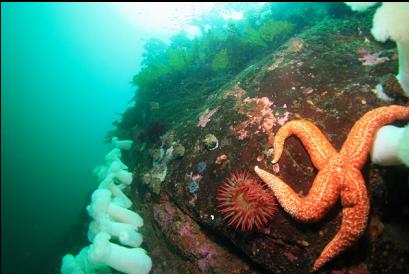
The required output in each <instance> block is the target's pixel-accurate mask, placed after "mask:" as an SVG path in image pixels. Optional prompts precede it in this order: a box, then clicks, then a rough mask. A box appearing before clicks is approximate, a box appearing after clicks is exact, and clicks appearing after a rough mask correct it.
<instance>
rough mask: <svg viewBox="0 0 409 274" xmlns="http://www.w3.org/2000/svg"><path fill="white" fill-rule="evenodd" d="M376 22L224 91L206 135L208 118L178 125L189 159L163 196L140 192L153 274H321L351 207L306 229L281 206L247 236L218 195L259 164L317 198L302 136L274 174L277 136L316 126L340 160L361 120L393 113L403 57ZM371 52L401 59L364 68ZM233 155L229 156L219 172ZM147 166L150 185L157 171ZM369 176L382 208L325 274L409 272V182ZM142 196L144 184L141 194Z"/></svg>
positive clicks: (390, 171) (332, 28)
mask: <svg viewBox="0 0 409 274" xmlns="http://www.w3.org/2000/svg"><path fill="white" fill-rule="evenodd" d="M369 21H370V18H369V17H365V16H362V17H361V18H358V19H348V20H346V19H326V20H323V21H322V22H321V23H320V24H318V25H316V26H315V27H313V28H311V29H309V30H307V31H305V32H304V33H302V34H300V35H299V36H298V37H295V38H293V39H292V40H290V41H289V42H288V43H287V44H285V45H284V46H282V47H281V48H280V49H279V50H278V51H276V52H274V53H272V54H271V55H269V56H267V57H265V58H264V59H263V60H261V61H260V62H258V63H256V64H253V65H252V66H250V67H248V68H247V69H246V70H244V71H243V72H242V73H241V74H239V75H238V76H237V77H236V78H235V79H234V80H233V81H232V82H230V83H228V84H226V85H225V86H224V87H222V88H221V89H219V90H217V91H214V93H213V94H212V95H211V96H210V97H209V98H208V100H207V102H205V106H204V107H205V108H204V110H205V109H215V108H218V109H217V112H215V113H213V114H212V116H211V117H209V121H206V125H205V126H197V125H198V122H199V116H197V117H196V120H194V121H192V122H191V123H185V122H184V123H178V121H175V123H174V126H173V128H172V130H174V132H175V135H176V137H175V138H176V139H177V140H178V142H180V144H181V145H183V147H184V148H185V153H184V156H183V158H181V159H178V160H174V161H172V162H170V163H169V164H168V167H167V168H168V169H167V175H166V178H165V180H164V181H163V182H162V185H161V190H160V194H159V196H155V195H153V194H151V192H149V190H146V189H144V190H139V193H138V194H139V198H140V197H142V198H143V201H144V202H143V203H144V205H143V207H142V210H141V214H142V215H143V216H144V219H145V220H146V225H145V230H146V232H143V234H144V235H146V236H145V239H146V248H147V249H148V251H149V253H150V254H151V256H152V258H153V271H152V273H270V272H271V273H308V272H309V269H310V268H311V266H312V264H313V262H314V261H315V259H316V258H317V256H318V255H319V254H320V252H321V251H322V249H323V248H324V246H325V245H326V244H327V243H328V242H329V241H330V240H331V239H332V237H333V236H334V235H335V233H336V232H337V231H338V228H339V224H340V221H341V205H340V204H339V203H338V204H337V205H336V206H334V208H333V209H332V210H331V211H330V212H329V214H328V215H327V216H326V217H325V218H324V219H323V220H321V221H320V222H318V223H314V224H301V223H298V222H296V221H294V220H293V219H292V218H291V217H290V216H289V215H288V214H286V213H285V212H284V211H283V210H282V208H280V207H278V210H277V211H278V212H277V214H276V215H275V216H274V218H273V220H272V221H271V222H269V223H268V225H267V226H266V227H265V228H263V229H262V230H260V231H251V232H241V231H235V230H234V228H231V227H229V226H227V224H226V222H225V221H224V220H223V216H222V215H221V214H220V212H218V210H217V201H216V194H217V191H218V189H219V187H220V186H221V185H222V184H223V183H224V181H225V178H227V177H228V176H229V175H230V174H231V173H232V172H234V171H239V170H248V171H250V172H253V168H254V166H255V165H259V166H261V167H262V168H265V169H266V170H269V171H271V172H275V173H276V174H277V175H278V176H280V178H282V179H283V180H284V181H285V182H287V183H288V184H289V185H290V186H291V187H292V188H293V189H294V190H295V191H296V192H299V193H300V194H306V193H308V190H309V188H310V186H311V183H312V181H313V179H314V177H315V175H316V169H315V168H314V166H313V165H312V163H311V160H310V158H309V156H308V154H307V153H306V151H305V149H304V147H303V146H302V144H301V142H300V141H299V140H298V139H296V138H295V137H291V138H289V139H288V140H287V142H286V145H285V151H284V154H283V156H282V158H281V160H280V162H279V165H278V166H276V167H275V168H274V171H273V166H272V165H271V164H270V161H271V151H269V149H270V148H271V138H272V136H273V133H275V132H276V131H277V130H278V128H279V127H280V126H281V125H282V124H283V123H285V121H287V120H293V119H300V118H302V119H307V120H309V121H312V122H313V123H315V124H316V125H317V126H318V127H319V128H320V129H321V130H322V131H323V132H324V134H325V135H326V136H327V138H328V140H329V141H330V142H331V144H333V146H334V147H335V148H336V149H339V148H340V147H341V146H342V144H343V142H344V140H345V138H346V136H347V135H348V133H349V130H350V128H351V127H352V125H353V124H354V122H355V121H356V120H357V119H358V118H359V117H360V116H362V115H363V114H364V113H366V112H367V111H369V110H371V109H373V108H376V107H379V106H382V105H387V103H386V102H383V101H381V100H380V99H378V98H377V97H376V95H375V94H374V88H375V86H376V84H377V83H378V81H379V79H378V78H379V77H381V76H382V75H384V74H386V73H394V72H395V71H396V70H397V65H398V64H397V60H394V59H393V58H392V55H393V54H396V52H395V50H394V49H393V45H392V50H388V49H386V48H385V45H384V44H380V43H377V42H375V41H374V40H373V39H372V36H371V35H370V33H369V26H370V23H369ZM386 46H390V45H388V44H387V45H386ZM361 49H365V50H367V51H371V52H380V51H383V52H384V53H385V55H386V56H388V57H389V59H390V60H388V61H385V62H383V63H379V64H376V65H373V66H364V65H362V63H361V62H360V60H359V58H360V53H359V52H360V50H361ZM247 97H248V99H247V100H246V98H247ZM263 97H267V98H268V100H269V101H270V102H272V105H271V106H269V108H270V109H271V113H270V114H268V115H267V114H266V113H265V109H264V106H261V105H260V104H259V103H255V102H256V98H263ZM263 109H264V110H263ZM267 119H268V120H267ZM267 122H268V125H269V126H270V127H271V129H270V130H269V131H268V130H266V126H267ZM201 125H203V123H201ZM207 134H213V135H214V136H215V137H216V138H217V139H218V142H219V143H218V147H217V148H216V149H214V150H209V149H206V147H205V146H204V145H203V143H202V140H203V139H204V137H205V136H206V135H207ZM222 155H226V156H227V157H223V159H224V160H223V161H219V160H218V157H220V156H222ZM203 162H204V163H205V164H206V165H205V169H204V170H202V169H203V164H201V168H200V172H199V171H198V164H199V163H203ZM146 163H147V164H146V165H145V166H142V170H141V171H139V172H140V177H141V176H142V175H143V173H144V170H145V171H148V170H149V169H150V168H151V166H150V162H149V161H146ZM362 173H363V175H364V178H365V181H366V185H367V188H368V192H369V195H370V200H371V211H370V219H369V225H368V228H367V230H366V232H365V234H364V235H363V236H362V237H361V239H360V240H359V241H357V242H356V243H355V244H354V245H353V246H352V247H351V248H349V249H348V250H347V251H346V252H345V253H343V254H342V255H339V256H337V257H336V258H335V259H334V260H333V261H331V262H330V263H329V264H327V265H326V266H325V267H324V268H322V269H320V270H319V271H318V272H319V273H409V232H408V230H407V227H408V225H409V223H408V220H409V218H408V216H409V185H408V176H409V171H408V169H404V168H401V167H390V168H382V167H379V166H375V165H373V164H371V163H370V162H369V160H368V162H367V164H366V165H365V167H364V168H363V169H362ZM137 175H138V174H137ZM137 177H138V176H137ZM192 180H195V182H196V183H197V184H198V188H197V189H196V188H195V191H189V189H191V188H189V184H190V183H191V182H192ZM140 185H141V180H140V179H138V178H137V179H136V180H135V181H134V186H135V187H136V188H139V186H140ZM405 227H406V229H405ZM148 230H151V231H154V232H150V233H149V232H147V231H148ZM167 249H168V250H167ZM169 250H171V251H169ZM391 262H393V263H391ZM331 271H332V272H331Z"/></svg>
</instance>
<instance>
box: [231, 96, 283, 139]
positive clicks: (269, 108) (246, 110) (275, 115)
mask: <svg viewBox="0 0 409 274" xmlns="http://www.w3.org/2000/svg"><path fill="white" fill-rule="evenodd" d="M286 109H287V105H286V104H284V105H283V106H282V107H280V108H278V107H277V106H274V103H273V102H272V101H270V99H269V98H268V97H261V98H258V97H254V98H249V97H247V98H245V99H244V100H243V101H242V104H241V105H240V106H239V113H240V114H242V115H244V116H245V117H246V119H245V120H244V121H243V122H241V123H240V124H239V125H238V126H233V127H231V130H232V131H233V132H234V134H235V135H236V136H237V138H238V139H239V140H244V139H246V138H248V137H249V136H250V135H252V134H259V133H264V134H266V135H267V136H270V135H271V134H272V130H273V127H274V126H277V125H280V126H282V125H283V124H284V123H285V122H286V121H287V120H288V118H289V114H290V113H289V112H288V111H287V110H286ZM283 110H284V111H283ZM273 111H274V112H273ZM280 113H281V114H280Z"/></svg>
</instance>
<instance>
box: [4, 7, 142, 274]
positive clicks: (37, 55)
mask: <svg viewBox="0 0 409 274" xmlns="http://www.w3.org/2000/svg"><path fill="white" fill-rule="evenodd" d="M134 31H135V30H134V29H133V27H132V26H130V25H127V24H124V21H123V18H121V16H120V15H119V14H118V13H117V12H115V10H113V9H112V7H110V5H109V4H92V5H91V4H79V3H77V4H46V3H43V4H29V3H25V4H13V3H6V4H4V3H2V5H1V79H2V81H1V91H2V92H1V114H2V115H1V139H2V140H1V171H2V172H1V184H2V187H1V223H2V229H1V238H2V241H1V251H2V252H1V254H2V255H1V261H2V263H1V272H2V273H4V274H7V273H48V271H46V270H47V269H48V268H49V266H50V265H54V264H55V260H58V264H59V263H60V261H59V260H60V259H61V256H62V255H63V254H56V252H57V253H58V252H59V250H61V247H58V246H56V245H57V243H58V242H61V241H62V240H63V239H62V237H64V234H65V233H69V232H70V229H71V228H72V226H73V225H74V224H75V223H76V222H77V221H78V216H79V215H80V214H81V212H83V210H84V206H85V205H86V204H88V202H89V197H88V194H89V193H90V191H92V190H93V189H95V188H96V187H97V185H96V182H95V180H94V179H93V178H91V171H92V169H93V168H94V167H95V166H96V165H98V164H99V163H100V162H101V160H102V159H103V156H104V154H105V153H106V151H107V149H108V148H109V147H108V146H107V145H104V144H103V140H104V136H105V134H106V132H107V131H108V130H110V129H111V128H112V125H111V123H112V121H113V120H115V119H118V117H119V116H118V115H117V114H116V113H120V112H123V110H124V109H125V108H126V106H127V105H126V102H128V101H129V100H130V99H131V98H132V96H133V92H134V88H133V87H132V86H131V85H130V84H129V82H130V81H131V79H132V75H133V74H134V72H135V71H136V70H137V68H138V60H137V56H138V52H139V51H140V50H141V49H142V46H143V45H142V44H141V41H140V39H139V37H138V36H137V35H134V36H133V35H129V34H130V33H132V32H134ZM58 267H59V265H58ZM56 272H57V270H56Z"/></svg>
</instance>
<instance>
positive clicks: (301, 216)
mask: <svg viewBox="0 0 409 274" xmlns="http://www.w3.org/2000/svg"><path fill="white" fill-rule="evenodd" d="M254 170H255V172H256V173H257V175H258V176H259V177H260V178H261V179H262V180H263V181H264V182H265V183H266V184H267V185H268V187H269V188H270V189H271V190H272V191H273V193H274V196H275V197H276V198H277V200H278V202H279V204H280V205H281V206H282V207H283V208H284V210H285V211H286V212H287V213H288V214H290V215H291V216H293V218H294V219H296V220H298V221H300V222H304V223H310V222H315V221H318V220H320V219H321V218H322V217H323V216H324V215H325V214H326V213H327V212H328V210H329V209H330V208H331V207H332V206H333V205H334V203H335V202H336V201H337V198H338V196H339V189H338V188H337V185H336V184H333V182H332V177H331V176H329V174H323V173H321V176H320V173H318V175H317V177H316V179H315V180H314V182H313V185H312V187H311V189H310V191H309V193H308V195H306V196H305V197H300V195H298V194H297V193H296V192H294V190H293V189H292V188H291V187H290V186H289V185H287V184H286V183H285V182H284V181H282V180H281V179H280V178H278V177H277V176H274V175H273V174H271V173H269V172H267V171H265V170H263V169H261V168H259V167H258V166H256V167H255V168H254ZM324 173H326V171H324Z"/></svg>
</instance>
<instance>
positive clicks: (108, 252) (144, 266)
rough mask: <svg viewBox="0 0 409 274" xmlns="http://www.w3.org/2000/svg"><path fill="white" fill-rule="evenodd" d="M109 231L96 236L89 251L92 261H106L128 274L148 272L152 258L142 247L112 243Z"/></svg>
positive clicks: (144, 273)
mask: <svg viewBox="0 0 409 274" xmlns="http://www.w3.org/2000/svg"><path fill="white" fill-rule="evenodd" d="M110 238H111V237H110V236H109V234H108V233H105V232H100V233H98V234H97V235H96V236H95V239H94V242H93V243H92V244H91V246H90V250H89V253H88V258H89V261H90V262H92V263H105V264H107V265H109V266H111V267H112V268H114V269H116V270H118V271H121V272H124V273H128V274H147V273H149V271H150V270H151V268H152V260H151V258H150V257H149V256H148V255H147V254H146V251H145V250H144V249H142V248H139V247H138V248H127V247H123V246H120V245H117V244H114V243H111V242H110V241H109V240H110Z"/></svg>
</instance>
